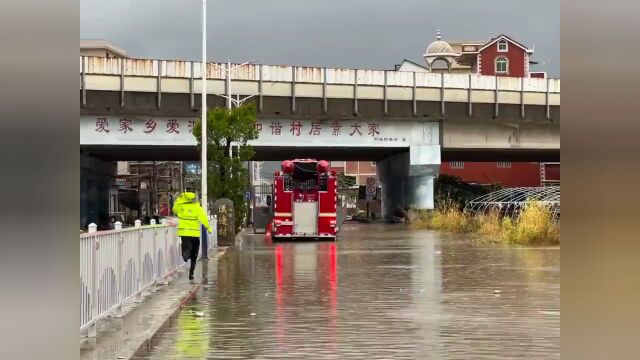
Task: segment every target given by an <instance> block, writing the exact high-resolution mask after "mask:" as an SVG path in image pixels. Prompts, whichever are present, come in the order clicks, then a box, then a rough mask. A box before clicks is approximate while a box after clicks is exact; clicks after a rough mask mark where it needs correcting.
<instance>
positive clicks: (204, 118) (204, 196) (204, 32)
mask: <svg viewBox="0 0 640 360" xmlns="http://www.w3.org/2000/svg"><path fill="white" fill-rule="evenodd" d="M200 73H201V75H202V120H201V124H202V141H201V144H202V173H201V192H202V199H201V200H202V209H203V210H204V212H205V214H206V215H207V217H208V216H209V207H208V206H207V0H202V65H201V67H200Z"/></svg>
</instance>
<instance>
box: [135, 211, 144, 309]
mask: <svg viewBox="0 0 640 360" xmlns="http://www.w3.org/2000/svg"><path fill="white" fill-rule="evenodd" d="M135 227H136V228H138V230H137V233H138V251H137V252H138V254H137V255H138V256H137V258H138V263H137V264H136V266H137V268H138V271H137V276H138V279H137V280H138V281H137V288H136V290H137V292H136V300H135V301H136V302H141V301H142V272H143V271H144V269H143V265H142V221H140V220H136V221H135Z"/></svg>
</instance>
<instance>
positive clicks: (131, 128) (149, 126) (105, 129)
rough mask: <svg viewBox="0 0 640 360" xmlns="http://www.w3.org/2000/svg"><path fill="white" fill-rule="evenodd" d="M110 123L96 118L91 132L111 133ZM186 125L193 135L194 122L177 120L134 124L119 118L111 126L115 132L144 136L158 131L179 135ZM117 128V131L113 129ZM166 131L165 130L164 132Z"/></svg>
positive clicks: (103, 118) (150, 120)
mask: <svg viewBox="0 0 640 360" xmlns="http://www.w3.org/2000/svg"><path fill="white" fill-rule="evenodd" d="M110 121H111V122H114V121H113V120H112V119H109V118H106V117H99V118H96V122H95V129H94V130H93V131H94V132H96V133H104V134H108V133H110V132H111V130H112V129H111V128H110V125H112V124H110ZM159 122H164V123H165V127H164V128H163V127H162V126H160V127H159V126H158V125H159ZM182 124H186V126H187V129H188V131H189V133H193V128H194V126H195V124H196V121H195V120H182V121H180V120H178V119H168V120H157V119H153V118H149V119H146V120H144V121H142V122H139V123H137V124H136V123H134V121H133V120H132V119H128V118H121V119H119V120H118V121H117V122H114V124H113V126H114V128H113V129H115V130H116V131H118V132H120V133H122V134H127V133H135V132H142V133H145V134H154V133H157V132H160V131H164V132H166V133H168V134H176V135H177V134H180V132H181V131H182V130H181V125H182ZM116 126H117V127H118V128H117V129H116V128H115V127H116ZM165 129H166V130H165Z"/></svg>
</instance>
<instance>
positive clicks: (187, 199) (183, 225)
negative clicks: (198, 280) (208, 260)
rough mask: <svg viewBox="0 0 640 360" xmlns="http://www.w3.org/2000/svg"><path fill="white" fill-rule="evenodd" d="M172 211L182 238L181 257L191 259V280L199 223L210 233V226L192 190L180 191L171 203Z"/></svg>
mask: <svg viewBox="0 0 640 360" xmlns="http://www.w3.org/2000/svg"><path fill="white" fill-rule="evenodd" d="M173 213H174V214H175V215H176V216H177V217H178V236H180V239H181V240H182V244H181V248H182V259H183V260H184V261H185V262H187V261H189V259H191V267H190V268H189V280H193V272H194V271H195V269H196V261H197V260H198V251H199V250H200V224H202V225H204V227H205V228H207V231H208V232H209V233H211V226H209V220H208V219H207V215H206V214H205V212H204V210H202V207H200V204H198V200H197V198H196V194H195V193H193V192H189V191H187V192H184V193H182V194H181V195H180V196H179V197H178V198H177V199H176V202H175V203H174V205H173Z"/></svg>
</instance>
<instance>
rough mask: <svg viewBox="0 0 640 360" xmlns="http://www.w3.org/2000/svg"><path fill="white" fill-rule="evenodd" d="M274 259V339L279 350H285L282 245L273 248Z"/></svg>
mask: <svg viewBox="0 0 640 360" xmlns="http://www.w3.org/2000/svg"><path fill="white" fill-rule="evenodd" d="M275 258H276V328H275V331H276V338H277V339H278V345H279V347H280V349H281V350H284V349H285V348H286V332H287V331H286V324H285V320H284V309H283V306H282V305H283V301H282V287H283V286H282V270H283V265H282V245H278V246H276V248H275Z"/></svg>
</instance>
